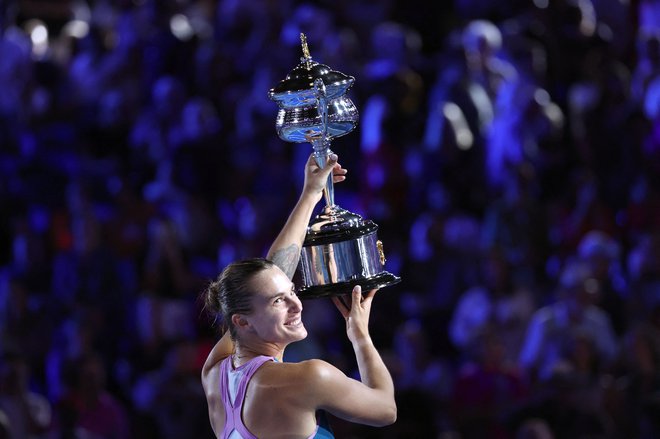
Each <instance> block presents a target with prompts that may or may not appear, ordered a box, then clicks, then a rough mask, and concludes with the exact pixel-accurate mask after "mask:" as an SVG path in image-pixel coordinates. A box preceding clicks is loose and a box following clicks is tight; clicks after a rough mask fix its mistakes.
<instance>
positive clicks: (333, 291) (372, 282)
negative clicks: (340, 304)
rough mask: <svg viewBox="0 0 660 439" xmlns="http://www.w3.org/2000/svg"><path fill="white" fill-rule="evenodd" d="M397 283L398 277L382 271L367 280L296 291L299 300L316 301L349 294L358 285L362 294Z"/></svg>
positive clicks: (315, 286) (352, 280)
mask: <svg viewBox="0 0 660 439" xmlns="http://www.w3.org/2000/svg"><path fill="white" fill-rule="evenodd" d="M399 282H401V278H400V277H398V276H395V275H393V274H392V273H389V272H387V271H383V272H380V273H378V274H377V275H375V276H372V277H369V278H362V279H351V280H348V281H344V282H339V283H334V284H326V285H312V286H309V287H303V288H302V289H301V290H300V291H298V297H300V299H318V298H321V297H330V296H341V295H344V294H351V291H353V287H355V286H356V285H360V286H361V287H362V292H363V293H364V292H367V291H369V290H373V289H375V288H384V287H389V286H390V285H394V284H398V283H399Z"/></svg>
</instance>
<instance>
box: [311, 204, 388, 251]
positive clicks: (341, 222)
mask: <svg viewBox="0 0 660 439" xmlns="http://www.w3.org/2000/svg"><path fill="white" fill-rule="evenodd" d="M377 230H378V226H377V225H376V223H374V222H373V221H371V220H365V219H363V218H362V217H361V216H360V215H358V214H357V213H353V212H349V211H348V210H346V209H342V208H341V207H339V206H325V208H324V209H323V212H322V213H320V214H319V215H317V216H316V217H314V218H313V219H312V221H310V223H309V226H308V228H307V235H306V236H305V242H304V244H303V245H304V246H309V245H324V244H331V243H334V242H339V241H348V240H352V239H355V238H358V237H360V236H364V235H368V234H370V233H374V232H376V231H377Z"/></svg>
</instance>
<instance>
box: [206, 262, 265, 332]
mask: <svg viewBox="0 0 660 439" xmlns="http://www.w3.org/2000/svg"><path fill="white" fill-rule="evenodd" d="M274 266H275V264H273V263H272V262H271V261H269V260H268V259H264V258H252V259H245V260H242V261H237V262H233V263H231V264H229V265H228V266H227V267H226V268H225V269H224V270H222V273H220V275H219V276H218V278H217V280H216V281H215V282H212V283H211V284H210V285H209V286H208V288H207V289H206V292H205V295H204V302H205V308H206V309H207V310H208V311H209V312H211V313H212V314H213V315H214V316H215V317H216V321H217V317H221V318H222V321H223V322H224V324H225V326H226V327H227V329H229V333H230V335H231V338H232V339H234V340H235V339H236V328H235V327H234V324H233V323H232V322H231V316H232V315H234V314H249V313H251V312H252V302H251V300H250V299H251V298H252V295H253V294H254V291H252V290H251V288H250V286H249V284H250V280H252V278H253V277H254V276H255V275H257V274H259V273H261V272H262V271H264V270H268V269H269V268H272V267H274Z"/></svg>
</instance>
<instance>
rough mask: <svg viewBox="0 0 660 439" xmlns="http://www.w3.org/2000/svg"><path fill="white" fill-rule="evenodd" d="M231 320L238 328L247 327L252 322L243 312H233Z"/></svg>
mask: <svg viewBox="0 0 660 439" xmlns="http://www.w3.org/2000/svg"><path fill="white" fill-rule="evenodd" d="M231 322H232V323H233V324H234V328H236V329H237V330H241V329H245V328H247V327H248V326H249V324H250V323H249V322H248V321H247V319H246V318H245V317H244V316H243V315H242V314H232V316H231Z"/></svg>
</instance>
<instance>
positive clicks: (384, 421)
mask: <svg viewBox="0 0 660 439" xmlns="http://www.w3.org/2000/svg"><path fill="white" fill-rule="evenodd" d="M396 416H397V408H396V403H392V404H391V405H390V406H388V407H386V408H385V409H384V410H383V412H382V413H381V416H380V418H379V419H378V424H377V425H375V426H376V427H385V426H388V425H392V424H394V423H395V422H396Z"/></svg>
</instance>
